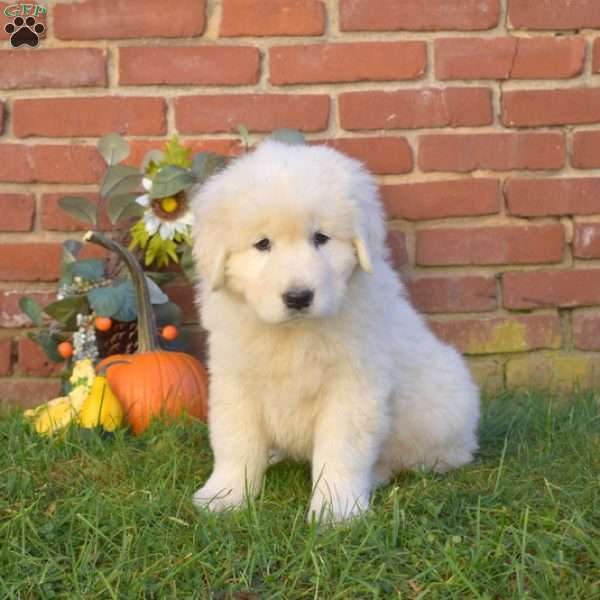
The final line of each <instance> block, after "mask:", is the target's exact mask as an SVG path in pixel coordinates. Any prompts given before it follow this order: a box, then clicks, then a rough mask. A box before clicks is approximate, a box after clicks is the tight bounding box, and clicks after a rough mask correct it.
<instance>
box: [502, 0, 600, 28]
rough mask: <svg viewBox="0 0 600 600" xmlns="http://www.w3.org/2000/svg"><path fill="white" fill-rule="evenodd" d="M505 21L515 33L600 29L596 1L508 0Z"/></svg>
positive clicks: (599, 15) (598, 7)
mask: <svg viewBox="0 0 600 600" xmlns="http://www.w3.org/2000/svg"><path fill="white" fill-rule="evenodd" d="M508 18H509V21H510V23H511V25H512V27H513V28H515V29H547V30H553V29H557V30H562V29H588V28H593V27H600V4H599V3H598V1H597V0H577V1H576V2H565V0H544V1H543V2H533V1H532V0H510V1H509V3H508Z"/></svg>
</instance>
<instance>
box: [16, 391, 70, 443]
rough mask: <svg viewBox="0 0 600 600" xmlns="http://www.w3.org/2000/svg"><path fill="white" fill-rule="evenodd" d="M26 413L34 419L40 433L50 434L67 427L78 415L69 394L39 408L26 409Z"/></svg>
mask: <svg viewBox="0 0 600 600" xmlns="http://www.w3.org/2000/svg"><path fill="white" fill-rule="evenodd" d="M24 415H25V417H27V418H28V419H31V420H32V421H33V426H34V428H35V430H36V431H37V432H38V433H40V434H42V435H50V434H52V433H54V432H56V431H59V430H60V429H63V428H64V427H66V426H67V425H68V424H69V423H70V422H71V421H72V420H73V418H74V417H75V416H76V415H77V409H76V408H75V407H74V406H73V404H72V402H71V398H70V397H69V396H61V397H60V398H54V400H49V401H48V402H45V403H44V404H42V405H41V406H38V407H37V408H32V409H30V410H26V411H25V413H24Z"/></svg>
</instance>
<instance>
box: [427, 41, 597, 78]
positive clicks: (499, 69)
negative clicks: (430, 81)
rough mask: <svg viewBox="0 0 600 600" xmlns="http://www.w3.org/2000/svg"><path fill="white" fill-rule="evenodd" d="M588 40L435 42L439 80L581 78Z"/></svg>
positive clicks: (436, 69)
mask: <svg viewBox="0 0 600 600" xmlns="http://www.w3.org/2000/svg"><path fill="white" fill-rule="evenodd" d="M585 48H586V41H585V39H584V38H577V37H570V38H566V37H565V38H531V39H528V38H514V37H499V38H446V39H437V40H435V59H434V60H435V74H436V77H437V78H438V79H568V78H570V77H576V76H577V75H580V74H581V72H582V70H583V64H584V61H585Z"/></svg>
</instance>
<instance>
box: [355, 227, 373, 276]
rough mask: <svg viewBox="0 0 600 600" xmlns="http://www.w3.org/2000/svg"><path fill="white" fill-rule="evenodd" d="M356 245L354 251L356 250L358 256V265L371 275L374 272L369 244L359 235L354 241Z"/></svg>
mask: <svg viewBox="0 0 600 600" xmlns="http://www.w3.org/2000/svg"><path fill="white" fill-rule="evenodd" d="M352 243H353V244H354V249H355V250H356V256H357V258H358V264H359V265H360V268H361V269H362V270H363V271H365V272H366V273H371V272H372V271H373V264H372V262H371V256H370V254H369V249H368V247H367V244H366V243H365V240H364V237H363V236H362V235H359V236H357V237H355V238H354V239H353V240H352Z"/></svg>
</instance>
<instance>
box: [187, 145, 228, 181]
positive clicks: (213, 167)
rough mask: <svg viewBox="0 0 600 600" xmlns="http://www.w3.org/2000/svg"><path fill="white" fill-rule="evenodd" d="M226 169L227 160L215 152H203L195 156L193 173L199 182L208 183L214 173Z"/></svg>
mask: <svg viewBox="0 0 600 600" xmlns="http://www.w3.org/2000/svg"><path fill="white" fill-rule="evenodd" d="M223 167H225V158H224V157H223V156H219V155H218V154H214V153H213V152H201V153H199V154H196V156H194V160H193V161H192V172H193V173H194V175H195V176H196V180H197V181H198V182H204V181H206V180H207V179H208V178H209V177H210V176H211V175H212V174H213V173H216V172H217V171H220V170H221V169H222V168H223Z"/></svg>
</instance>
